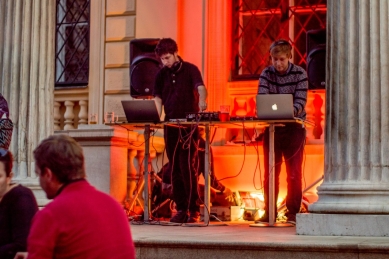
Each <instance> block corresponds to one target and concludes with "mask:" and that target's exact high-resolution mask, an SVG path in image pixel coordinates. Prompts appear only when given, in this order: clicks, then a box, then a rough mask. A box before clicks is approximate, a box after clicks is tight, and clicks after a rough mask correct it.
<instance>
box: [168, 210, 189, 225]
mask: <svg viewBox="0 0 389 259" xmlns="http://www.w3.org/2000/svg"><path fill="white" fill-rule="evenodd" d="M187 218H188V214H187V213H186V211H184V210H179V211H177V213H176V215H174V216H173V217H172V218H171V219H170V222H174V223H185V222H186V219H187Z"/></svg>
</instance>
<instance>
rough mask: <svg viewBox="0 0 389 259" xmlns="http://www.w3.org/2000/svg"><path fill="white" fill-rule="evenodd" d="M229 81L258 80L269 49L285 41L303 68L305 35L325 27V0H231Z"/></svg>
mask: <svg viewBox="0 0 389 259" xmlns="http://www.w3.org/2000/svg"><path fill="white" fill-rule="evenodd" d="M232 13H233V32H232V37H233V39H232V40H233V42H232V58H233V60H232V80H244V79H251V80H252V79H258V77H259V75H260V73H261V72H262V70H263V69H264V68H265V67H266V66H267V65H268V64H269V46H270V44H271V43H272V42H273V41H274V40H278V39H281V38H282V39H286V40H288V41H289V42H291V43H292V45H293V47H294V48H293V53H292V57H293V58H292V61H293V63H295V64H297V65H300V66H302V67H303V68H305V69H306V63H307V61H306V56H307V54H306V32H307V31H308V30H314V29H324V28H325V27H326V14H327V0H233V12H232Z"/></svg>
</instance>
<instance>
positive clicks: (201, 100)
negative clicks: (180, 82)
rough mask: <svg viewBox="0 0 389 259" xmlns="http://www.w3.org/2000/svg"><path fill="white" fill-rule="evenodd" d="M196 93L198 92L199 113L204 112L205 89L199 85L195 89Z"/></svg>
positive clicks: (205, 103)
mask: <svg viewBox="0 0 389 259" xmlns="http://www.w3.org/2000/svg"><path fill="white" fill-rule="evenodd" d="M197 91H198V92H199V108H200V111H205V110H206V109H207V102H206V100H207V89H206V88H205V86H203V85H199V86H198V87H197Z"/></svg>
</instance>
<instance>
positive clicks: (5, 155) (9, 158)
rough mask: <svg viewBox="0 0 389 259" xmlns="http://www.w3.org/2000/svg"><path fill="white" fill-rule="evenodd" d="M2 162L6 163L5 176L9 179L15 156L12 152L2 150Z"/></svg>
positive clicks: (0, 154) (0, 153) (0, 155)
mask: <svg viewBox="0 0 389 259" xmlns="http://www.w3.org/2000/svg"><path fill="white" fill-rule="evenodd" d="M0 162H3V163H4V170H5V174H6V176H7V177H9V175H10V174H11V171H12V166H13V155H12V153H11V151H9V150H7V149H3V148H0Z"/></svg>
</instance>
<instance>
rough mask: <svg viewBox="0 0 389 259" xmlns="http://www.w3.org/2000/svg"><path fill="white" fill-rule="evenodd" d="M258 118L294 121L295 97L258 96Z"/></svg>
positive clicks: (278, 95)
mask: <svg viewBox="0 0 389 259" xmlns="http://www.w3.org/2000/svg"><path fill="white" fill-rule="evenodd" d="M256 101H257V117H258V119H260V120H293V119H295V118H294V108H293V95H291V94H258V95H257V96H256Z"/></svg>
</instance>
